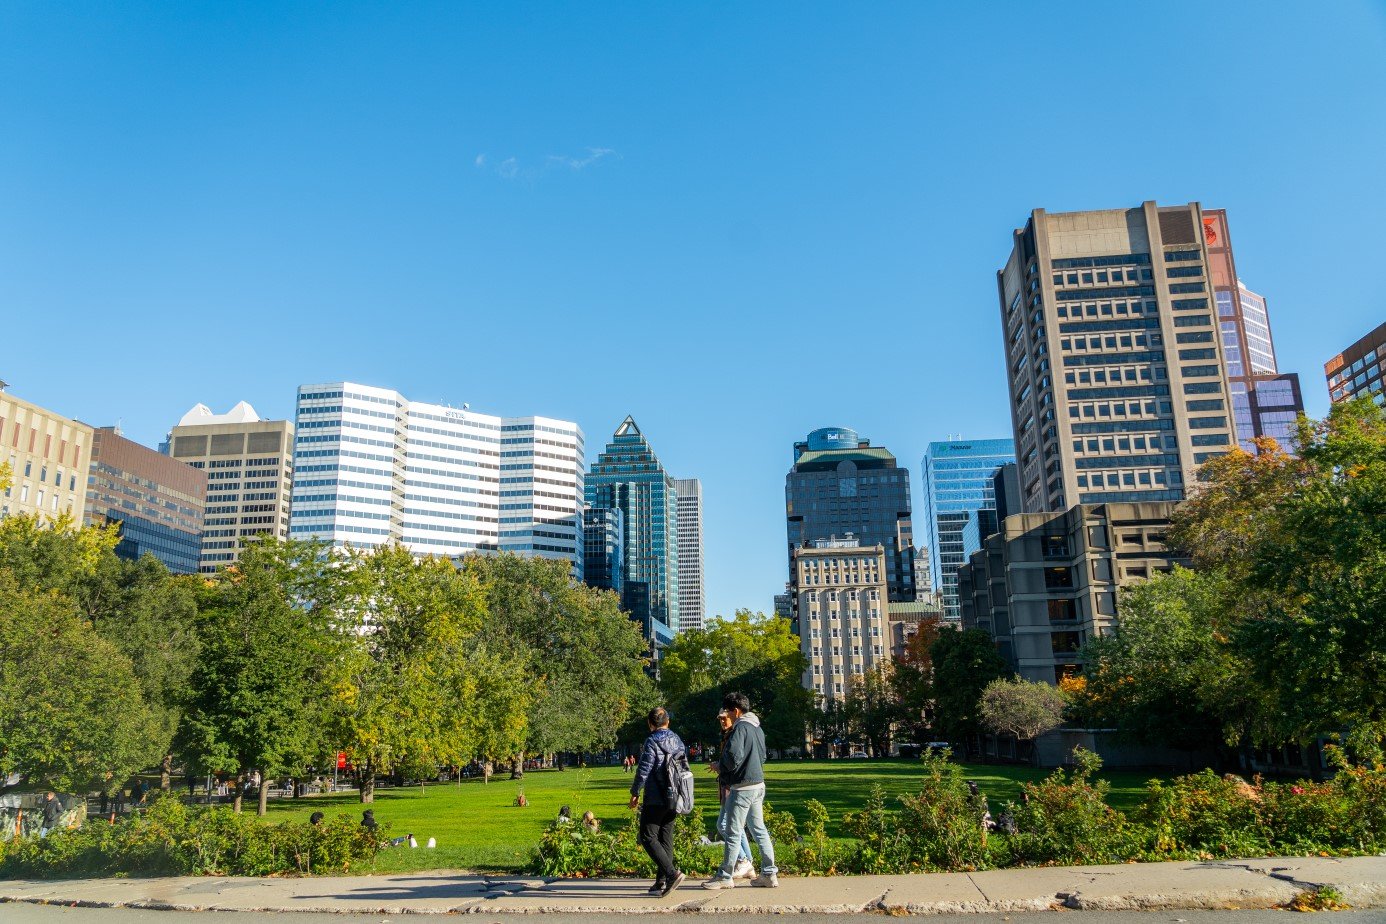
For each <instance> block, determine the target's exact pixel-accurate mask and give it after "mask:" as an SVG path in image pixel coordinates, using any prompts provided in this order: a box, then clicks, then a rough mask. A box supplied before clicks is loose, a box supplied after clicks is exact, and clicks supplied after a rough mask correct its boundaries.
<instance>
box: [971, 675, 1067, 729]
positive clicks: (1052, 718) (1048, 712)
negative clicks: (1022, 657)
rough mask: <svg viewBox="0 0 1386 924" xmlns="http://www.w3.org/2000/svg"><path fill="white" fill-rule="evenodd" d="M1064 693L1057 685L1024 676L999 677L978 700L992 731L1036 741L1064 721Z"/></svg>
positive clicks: (985, 721) (983, 724)
mask: <svg viewBox="0 0 1386 924" xmlns="http://www.w3.org/2000/svg"><path fill="white" fill-rule="evenodd" d="M1065 705H1066V702H1065V700H1064V696H1063V694H1062V693H1060V692H1059V690H1058V688H1057V687H1054V686H1051V685H1050V684H1047V683H1039V682H1037V681H1033V680H1025V679H1022V678H1019V677H1017V678H1014V679H1008V678H1005V677H1000V678H997V679H996V680H993V681H992V682H991V683H989V684H987V685H986V687H985V688H983V690H982V696H981V699H980V700H978V703H977V713H978V717H979V718H980V719H981V722H982V726H983V727H984V728H986V729H987V730H988V731H990V732H992V733H993V734H997V735H1001V734H1006V735H1013V736H1015V738H1016V740H1017V741H1033V740H1034V739H1035V738H1038V737H1039V736H1040V735H1042V734H1044V733H1045V732H1047V731H1052V730H1054V729H1056V728H1058V727H1059V726H1060V725H1062V724H1063V721H1064V707H1065Z"/></svg>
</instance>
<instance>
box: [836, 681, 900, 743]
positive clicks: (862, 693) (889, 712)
mask: <svg viewBox="0 0 1386 924" xmlns="http://www.w3.org/2000/svg"><path fill="white" fill-rule="evenodd" d="M842 708H843V712H844V714H845V716H844V717H845V719H846V722H847V728H848V736H849V740H850V741H851V742H852V743H853V744H858V743H864V744H865V745H867V746H868V747H869V748H870V749H871V754H872V755H873V756H875V757H888V756H889V755H890V741H891V736H892V733H893V730H894V726H895V718H896V716H897V715H898V714H899V710H898V708H897V706H896V702H895V696H894V694H893V692H892V690H891V683H890V668H889V667H887V666H881V667H875V668H872V669H871V670H869V671H867V672H865V673H863V674H853V675H852V676H850V677H849V678H847V695H846V697H845V699H844V700H843V704H842Z"/></svg>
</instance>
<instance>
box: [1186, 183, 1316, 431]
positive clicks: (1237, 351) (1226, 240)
mask: <svg viewBox="0 0 1386 924" xmlns="http://www.w3.org/2000/svg"><path fill="white" fill-rule="evenodd" d="M1203 239H1204V243H1205V245H1206V246H1207V248H1208V272H1209V281H1210V283H1211V284H1212V287H1213V300H1214V301H1215V302H1216V304H1217V309H1218V329H1219V333H1220V334H1221V337H1222V358H1223V364H1224V368H1225V370H1226V373H1227V386H1228V394H1229V399H1230V401H1231V408H1232V418H1233V424H1234V426H1235V427H1236V437H1237V443H1238V444H1239V445H1240V446H1241V447H1242V448H1243V449H1245V450H1246V451H1248V452H1255V451H1256V439H1257V438H1258V437H1271V438H1272V439H1274V440H1275V441H1276V442H1277V443H1279V444H1280V446H1281V447H1282V448H1285V449H1290V450H1292V449H1293V447H1294V440H1295V427H1296V423H1297V421H1298V419H1299V415H1300V414H1302V413H1304V401H1303V397H1302V395H1301V393H1300V387H1299V376H1298V375H1297V374H1296V373H1293V372H1285V373H1282V372H1281V371H1280V369H1279V367H1278V366H1277V363H1276V359H1275V343H1274V340H1273V339H1272V337H1271V326H1270V313H1269V312H1268V310H1267V308H1266V299H1265V297H1264V296H1261V295H1258V294H1257V293H1255V292H1253V291H1251V290H1250V289H1249V288H1247V286H1246V284H1245V283H1244V282H1242V280H1241V278H1240V277H1239V276H1238V275H1237V261H1236V259H1235V257H1234V255H1233V252H1232V236H1231V232H1230V231H1229V229H1228V225H1227V212H1226V210H1224V209H1205V210H1204V212H1203Z"/></svg>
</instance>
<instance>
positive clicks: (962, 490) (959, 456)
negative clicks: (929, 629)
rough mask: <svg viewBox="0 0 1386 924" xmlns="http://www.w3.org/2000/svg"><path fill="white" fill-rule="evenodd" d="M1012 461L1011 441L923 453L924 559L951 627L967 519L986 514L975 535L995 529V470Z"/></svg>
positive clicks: (943, 445) (941, 446) (959, 443)
mask: <svg viewBox="0 0 1386 924" xmlns="http://www.w3.org/2000/svg"><path fill="white" fill-rule="evenodd" d="M1014 461H1015V445H1014V444H1013V443H1012V442H1011V441H1010V440H945V441H942V442H937V443H930V444H929V447H928V449H927V450H926V451H925V453H924V461H923V467H924V503H925V508H924V510H925V518H926V521H927V523H926V528H927V529H928V530H929V554H930V556H931V558H932V560H933V569H932V570H933V573H934V580H935V581H937V582H938V590H939V597H940V600H939V602H940V604H941V605H942V607H943V618H944V619H945V620H949V621H952V622H956V621H957V620H958V618H959V617H960V615H961V611H960V610H959V609H958V567H959V566H960V565H962V563H963V562H964V561H966V560H967V555H966V551H965V548H964V545H965V544H964V539H963V533H964V530H965V529H966V527H967V524H968V520H969V519H973V520H979V519H980V517H979V514H978V511H985V512H986V514H985V516H986V518H987V523H986V524H981V523H980V522H979V523H978V525H977V526H976V527H974V528H975V529H976V530H977V531H978V532H982V531H985V530H986V529H987V528H988V527H990V528H991V529H993V530H994V528H995V526H996V523H995V516H996V515H995V512H994V511H995V510H996V486H995V482H994V480H993V479H994V476H995V474H996V470H997V469H998V468H1000V467H1001V466H1003V465H1005V464H1006V463H1008V462H1014ZM982 538H985V536H983V537H982Z"/></svg>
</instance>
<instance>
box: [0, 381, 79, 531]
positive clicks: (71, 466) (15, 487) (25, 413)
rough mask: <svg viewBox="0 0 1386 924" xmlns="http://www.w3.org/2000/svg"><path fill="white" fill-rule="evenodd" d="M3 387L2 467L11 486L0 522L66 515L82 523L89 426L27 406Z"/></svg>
mask: <svg viewBox="0 0 1386 924" xmlns="http://www.w3.org/2000/svg"><path fill="white" fill-rule="evenodd" d="M5 387H6V386H5V383H4V382H0V462H5V463H6V464H8V465H9V467H10V486H9V487H8V488H6V489H5V491H4V495H3V496H0V518H3V517H7V516H11V515H14V514H19V513H27V514H32V515H34V516H38V517H41V518H44V519H56V518H57V517H59V516H61V515H62V514H67V515H69V516H71V517H72V518H73V519H74V520H76V521H77V522H78V523H80V522H82V516H83V515H84V513H85V512H86V504H87V494H86V488H87V485H86V481H87V466H88V465H89V464H90V462H91V443H92V431H91V427H89V426H87V425H86V424H84V423H80V422H78V421H76V420H70V419H68V418H66V417H63V416H62V415H61V414H55V413H53V412H52V411H49V410H45V409H44V408H41V407H39V406H38V405H37V404H30V403H29V402H28V401H25V400H24V399H23V398H18V397H15V396H14V395H12V394H10V393H9V392H7V391H5V390H4V389H5Z"/></svg>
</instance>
